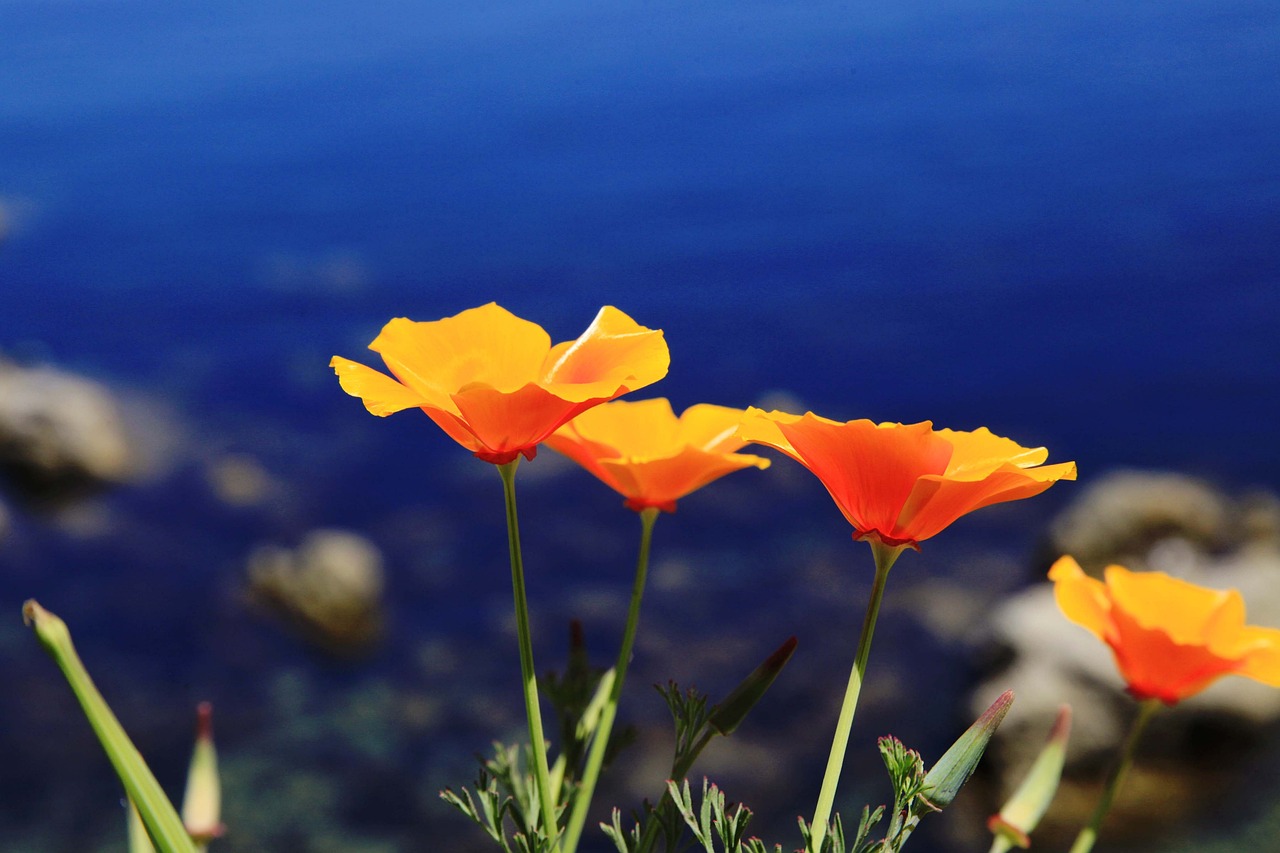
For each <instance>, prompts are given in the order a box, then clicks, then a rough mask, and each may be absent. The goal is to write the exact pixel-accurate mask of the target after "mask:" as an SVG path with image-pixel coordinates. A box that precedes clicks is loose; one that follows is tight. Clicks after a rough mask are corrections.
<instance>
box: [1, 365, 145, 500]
mask: <svg viewBox="0 0 1280 853" xmlns="http://www.w3.org/2000/svg"><path fill="white" fill-rule="evenodd" d="M0 467H2V468H3V470H4V471H5V473H6V474H8V475H9V477H10V479H11V480H12V481H13V482H14V483H15V484H16V485H17V487H18V488H19V490H20V491H21V492H23V493H24V494H25V495H26V496H27V497H31V498H34V499H37V500H48V501H53V502H61V501H63V500H65V499H67V498H72V497H76V496H78V495H79V494H81V493H83V492H85V491H87V490H91V489H93V488H95V487H99V486H102V485H105V484H111V483H119V482H124V481H127V480H129V479H130V478H131V477H132V476H133V475H134V474H135V473H136V455H135V453H134V451H133V448H132V447H131V445H130V441H129V436H128V435H127V434H126V430H125V428H124V425H123V420H122V417H121V412H120V407H119V405H118V404H117V402H116V401H115V400H114V399H113V398H112V396H111V394H110V392H108V391H107V389H106V388H104V387H103V386H102V385H99V384H98V383H96V382H91V381H90V380H88V379H84V378H82V377H79V376H74V375H72V374H70V373H64V372H62V371H59V370H55V369H53V368H51V367H34V368H24V367H19V366H17V365H14V364H11V363H8V362H5V361H0Z"/></svg>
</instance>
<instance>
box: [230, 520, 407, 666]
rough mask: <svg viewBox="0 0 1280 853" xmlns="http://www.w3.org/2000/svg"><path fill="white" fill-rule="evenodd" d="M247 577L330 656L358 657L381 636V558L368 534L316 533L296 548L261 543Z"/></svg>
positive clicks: (253, 590)
mask: <svg viewBox="0 0 1280 853" xmlns="http://www.w3.org/2000/svg"><path fill="white" fill-rule="evenodd" d="M248 574H249V590H250V594H251V596H252V598H253V599H254V600H256V601H259V602H262V603H264V604H266V605H267V606H269V607H270V608H271V609H273V610H274V611H275V612H277V613H279V614H280V615H282V616H284V617H285V618H286V619H287V620H288V621H289V622H290V623H291V624H292V625H293V626H295V627H296V628H298V629H299V630H300V631H301V632H302V634H303V636H304V637H306V638H307V639H308V640H310V641H312V642H314V643H315V644H316V645H318V646H319V647H321V648H323V649H324V650H326V651H328V652H331V653H335V654H353V653H354V654H358V653H361V652H364V651H367V650H368V649H369V648H370V647H372V646H373V645H374V643H376V641H377V640H378V639H379V637H380V636H381V635H382V626H383V622H384V616H383V608H382V590H383V585H384V582H383V570H382V554H381V553H380V552H379V551H378V548H377V546H375V545H374V544H373V543H372V542H370V541H369V540H368V539H366V538H364V537H363V536H360V535H358V534H355V533H350V532H347V531H342V530H313V531H312V532H310V533H308V534H307V535H306V536H305V537H304V538H303V540H302V543H301V544H300V545H299V546H298V548H297V549H296V550H292V551H291V550H289V549H287V548H281V547H279V546H276V545H260V546H258V547H257V548H255V549H254V550H253V552H252V553H251V554H250V555H249V562H248Z"/></svg>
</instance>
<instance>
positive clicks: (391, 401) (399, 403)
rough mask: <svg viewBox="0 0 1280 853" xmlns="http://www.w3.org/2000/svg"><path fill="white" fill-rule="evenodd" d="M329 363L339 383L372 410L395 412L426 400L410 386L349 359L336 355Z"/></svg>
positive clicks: (377, 412)
mask: <svg viewBox="0 0 1280 853" xmlns="http://www.w3.org/2000/svg"><path fill="white" fill-rule="evenodd" d="M329 366H330V367H332V368H333V371H334V373H336V374H338V384H339V385H341V386H342V390H343V391H346V392H347V393H348V394H350V395H351V396H352V397H359V398H360V399H361V401H363V402H364V407H365V408H366V409H368V410H369V411H370V412H371V413H372V414H375V415H377V416H379V417H386V416H387V415H390V414H392V413H394V412H399V411H403V410H404V409H411V408H414V407H416V406H421V405H422V404H423V403H424V402H425V400H424V399H423V397H422V395H421V394H419V393H417V392H416V391H414V390H413V389H411V388H408V387H406V386H404V385H403V384H401V383H399V382H397V381H396V380H394V379H392V378H391V377H390V376H387V375H386V374H385V373H380V372H379V371H377V370H374V369H373V368H372V367H367V366H365V365H363V364H360V363H358V362H355V361H351V360H350V359H346V358H343V357H342V356H340V355H335V356H334V357H333V358H332V359H330V360H329Z"/></svg>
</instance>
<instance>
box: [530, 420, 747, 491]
mask: <svg viewBox="0 0 1280 853" xmlns="http://www.w3.org/2000/svg"><path fill="white" fill-rule="evenodd" d="M742 416H743V411H742V410H741V409H731V408H726V407H724V406H712V405H709V404H707V403H702V404H699V405H696V406H690V407H689V408H688V409H685V411H684V413H683V414H682V415H680V417H678V418H677V417H676V415H675V412H674V411H673V410H672V408H671V403H670V402H668V401H667V400H664V399H657V400H641V401H638V402H634V403H632V402H625V401H618V402H613V403H605V404H604V405H601V406H597V407H595V408H594V409H591V410H590V411H587V412H583V413H582V414H581V415H579V416H578V417H576V418H574V419H573V420H572V421H570V422H569V423H567V424H565V425H564V426H562V427H561V428H560V429H559V430H557V431H556V433H555V434H554V435H552V436H551V437H550V438H548V439H547V442H546V444H547V446H548V447H550V448H551V449H552V450H556V451H559V452H560V453H563V454H564V455H565V456H568V457H569V458H570V459H572V460H573V461H575V462H577V463H578V464H579V465H581V466H582V467H583V468H586V469H587V470H588V471H590V472H591V473H592V474H594V475H596V477H598V478H600V480H602V481H603V482H604V483H605V485H607V486H609V487H610V488H612V489H613V490H614V491H616V492H618V493H619V494H620V495H622V496H623V497H625V498H626V499H627V500H626V505H627V506H628V507H630V508H631V509H634V510H636V511H637V512H638V511H640V510H642V509H644V508H646V507H656V508H658V509H661V510H664V511H666V512H674V511H675V508H676V501H678V500H679V499H680V498H683V497H684V496H685V495H687V494H689V493H690V492H694V491H696V490H698V489H700V488H702V487H703V486H705V485H707V484H708V483H710V482H711V481H712V480H716V479H719V478H720V477H723V476H725V475H726V474H730V473H733V472H734V471H738V470H741V469H743V468H753V467H754V468H767V467H768V466H769V460H767V459H764V458H762V457H760V456H753V455H751V454H749V453H735V452H734V451H736V450H737V449H738V448H740V447H742V446H743V445H744V444H746V443H747V442H746V440H745V439H742V438H739V437H738V436H737V435H736V430H737V427H738V424H739V423H740V422H741V421H742Z"/></svg>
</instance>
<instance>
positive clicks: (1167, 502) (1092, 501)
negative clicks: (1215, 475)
mask: <svg viewBox="0 0 1280 853" xmlns="http://www.w3.org/2000/svg"><path fill="white" fill-rule="evenodd" d="M1233 510H1234V507H1233V505H1232V502H1231V501H1230V500H1229V499H1228V498H1227V497H1226V496H1225V495H1223V494H1222V493H1220V492H1218V491H1217V490H1216V489H1214V488H1213V487H1212V486H1210V485H1209V484H1207V483H1204V482H1202V481H1200V480H1197V479H1194V478H1192V477H1187V476H1184V475H1182V474H1172V473H1165V472H1145V471H1117V472H1115V473H1112V474H1108V475H1106V476H1104V477H1101V478H1100V479H1098V480H1096V481H1094V482H1093V483H1092V484H1091V485H1090V486H1088V487H1087V488H1086V489H1084V491H1082V492H1081V493H1080V494H1079V496H1078V497H1077V498H1076V500H1074V501H1073V502H1072V503H1071V505H1070V506H1068V507H1067V508H1066V509H1065V510H1064V511H1063V512H1062V513H1061V514H1060V515H1059V516H1058V517H1057V518H1056V519H1054V521H1053V523H1052V525H1051V526H1050V536H1051V539H1052V542H1053V549H1054V552H1055V555H1057V554H1071V555H1072V556H1073V557H1075V558H1076V560H1078V561H1079V562H1080V565H1081V567H1083V568H1084V570H1085V571H1086V572H1089V573H1090V574H1100V573H1101V571H1102V569H1103V567H1105V566H1106V565H1107V564H1109V563H1120V564H1122V565H1125V566H1128V567H1129V568H1131V569H1135V570H1137V569H1141V568H1145V566H1144V565H1140V563H1142V561H1143V560H1144V559H1145V557H1146V554H1147V551H1148V550H1149V549H1150V548H1151V546H1152V545H1154V544H1155V543H1156V542H1159V541H1161V540H1164V539H1170V538H1179V539H1185V540H1187V541H1189V542H1191V543H1193V544H1194V545H1196V546H1197V547H1198V548H1200V549H1202V550H1207V551H1213V550H1218V549H1221V548H1223V547H1225V546H1226V545H1227V544H1228V543H1229V542H1230V536H1231V534H1232V533H1233V532H1234V530H1233V527H1234V525H1233V521H1234V519H1233V518H1232V516H1233Z"/></svg>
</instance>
